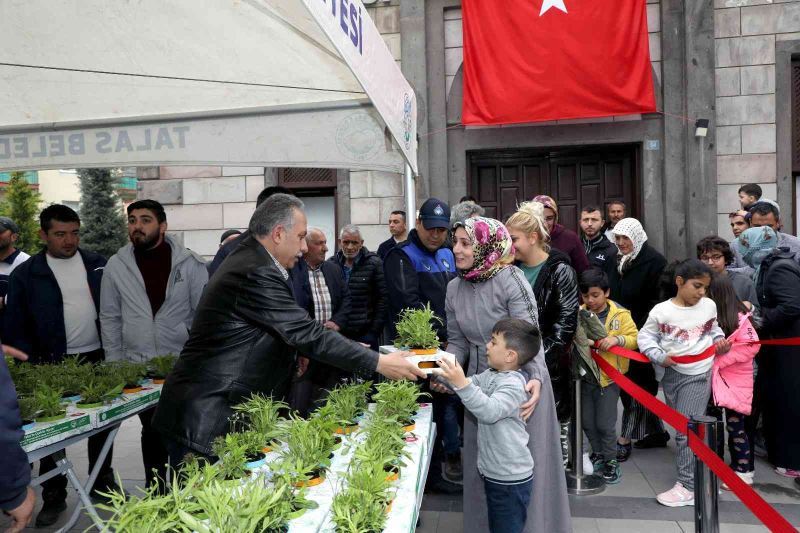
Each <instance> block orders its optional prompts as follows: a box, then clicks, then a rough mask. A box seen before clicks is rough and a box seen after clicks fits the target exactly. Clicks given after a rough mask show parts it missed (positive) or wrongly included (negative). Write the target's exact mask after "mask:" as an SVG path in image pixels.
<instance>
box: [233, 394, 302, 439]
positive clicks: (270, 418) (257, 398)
mask: <svg viewBox="0 0 800 533" xmlns="http://www.w3.org/2000/svg"><path fill="white" fill-rule="evenodd" d="M233 410H234V412H235V413H236V415H237V416H239V417H240V420H242V421H243V422H244V424H245V425H247V427H249V428H250V429H251V430H253V431H254V432H256V433H258V434H259V435H261V438H262V443H261V445H262V447H263V446H267V445H270V443H271V442H272V441H274V440H276V439H280V438H281V437H283V436H285V434H286V431H287V426H286V424H284V423H282V421H283V420H284V419H283V418H282V417H281V413H284V412H288V411H289V406H288V405H287V404H286V403H284V402H280V401H277V400H273V399H272V398H270V397H267V396H264V395H262V394H253V395H252V396H250V398H248V399H247V400H246V401H245V402H243V403H240V404H239V405H236V406H234V407H233Z"/></svg>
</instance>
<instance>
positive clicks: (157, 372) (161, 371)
mask: <svg viewBox="0 0 800 533" xmlns="http://www.w3.org/2000/svg"><path fill="white" fill-rule="evenodd" d="M177 361H178V358H177V357H176V356H175V355H173V354H167V355H157V356H155V357H153V358H152V359H150V361H148V362H147V366H148V369H149V373H150V375H151V376H152V377H153V383H154V384H155V385H163V384H164V380H165V379H167V374H169V373H170V372H172V368H173V367H174V366H175V363H176V362H177Z"/></svg>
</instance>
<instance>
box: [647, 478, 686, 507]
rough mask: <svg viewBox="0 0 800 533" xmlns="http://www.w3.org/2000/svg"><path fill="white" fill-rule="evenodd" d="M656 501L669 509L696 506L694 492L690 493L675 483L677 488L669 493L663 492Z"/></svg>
mask: <svg viewBox="0 0 800 533" xmlns="http://www.w3.org/2000/svg"><path fill="white" fill-rule="evenodd" d="M656 500H658V503H660V504H661V505H666V506H667V507H683V506H685V505H694V492H692V491H690V490H689V489H687V488H686V487H684V486H683V485H681V484H680V483H675V486H674V487H672V488H671V489H669V490H668V491H667V492H662V493H661V494H659V495H658V496H656Z"/></svg>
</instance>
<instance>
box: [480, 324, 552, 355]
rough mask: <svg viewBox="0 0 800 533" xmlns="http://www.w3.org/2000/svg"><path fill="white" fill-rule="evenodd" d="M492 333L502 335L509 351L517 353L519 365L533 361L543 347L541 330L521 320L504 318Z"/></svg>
mask: <svg viewBox="0 0 800 533" xmlns="http://www.w3.org/2000/svg"><path fill="white" fill-rule="evenodd" d="M492 333H494V334H496V335H502V336H503V340H504V341H505V343H506V347H507V348H508V349H509V350H514V351H515V352H517V364H518V365H519V366H523V365H524V364H526V363H527V362H528V361H530V360H531V359H533V358H534V357H535V356H536V354H537V353H539V348H540V347H541V345H542V335H541V333H539V328H538V327H536V326H534V325H533V324H530V323H528V322H525V321H524V320H520V319H519V318H504V319H502V320H500V321H498V322H497V324H495V325H494V328H492Z"/></svg>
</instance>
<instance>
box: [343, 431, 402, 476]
mask: <svg viewBox="0 0 800 533" xmlns="http://www.w3.org/2000/svg"><path fill="white" fill-rule="evenodd" d="M404 433H405V431H404V430H403V428H402V427H400V426H398V425H397V423H396V422H395V420H394V419H391V418H389V419H383V418H377V417H373V418H372V419H371V420H370V423H369V425H368V426H367V438H366V439H365V440H364V441H363V442H362V443H361V444H360V445H359V446H358V448H356V451H355V454H354V457H353V463H354V464H355V465H358V468H362V467H365V468H368V467H370V466H373V465H374V466H376V467H380V468H381V469H383V471H384V472H385V474H384V476H386V478H387V480H389V481H395V480H396V479H398V478H399V477H400V469H401V468H402V467H404V466H405V463H404V462H403V459H404V458H409V457H410V455H409V454H408V452H407V451H406V450H405V445H406V442H405V440H404V439H403V435H404Z"/></svg>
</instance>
